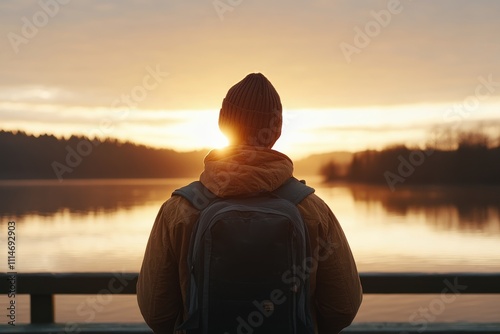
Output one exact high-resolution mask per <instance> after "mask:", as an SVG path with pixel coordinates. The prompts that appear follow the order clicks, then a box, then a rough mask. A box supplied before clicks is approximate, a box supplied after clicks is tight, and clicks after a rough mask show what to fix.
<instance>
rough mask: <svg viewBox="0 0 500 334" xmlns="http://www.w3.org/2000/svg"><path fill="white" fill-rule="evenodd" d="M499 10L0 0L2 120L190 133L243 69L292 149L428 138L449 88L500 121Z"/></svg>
mask: <svg viewBox="0 0 500 334" xmlns="http://www.w3.org/2000/svg"><path fill="white" fill-rule="evenodd" d="M499 17H500V1H495V0H490V1H486V0H483V1H459V0H454V1H430V0H429V1H423V0H420V1H419V0H413V1H410V0H401V1H396V0H390V1H353V0H345V1H326V0H324V1H304V0H293V1H291V0H288V1H285V0H281V1H249V0H221V1H213V0H206V1H165V0H150V1H148V0H119V1H118V0H115V1H97V0H85V1H82V0H73V1H68V0H40V1H28V0H4V1H1V2H0V50H1V51H0V119H1V123H0V128H2V129H16V128H17V129H24V130H27V131H30V132H34V133H42V132H48V133H55V134H69V133H72V132H77V133H89V132H97V133H98V132H99V131H101V132H106V135H109V136H111V137H118V138H127V139H130V140H133V141H137V142H143V143H149V144H154V145H159V146H168V147H174V148H178V149H191V148H199V147H201V146H203V145H206V144H207V143H209V144H215V143H216V142H217V141H218V140H215V139H214V140H212V141H210V140H207V138H206V137H207V136H210V137H211V138H212V137H214V136H216V135H217V128H216V127H217V112H218V110H219V108H220V105H221V101H222V99H223V97H224V96H225V94H226V92H227V90H228V89H229V87H231V85H233V84H234V83H236V82H237V81H239V80H241V79H242V78H243V77H244V76H245V75H246V74H248V73H250V72H262V73H263V74H264V75H266V76H267V77H268V78H269V79H270V80H271V82H272V83H273V84H274V86H275V87H276V89H277V90H278V92H279V93H280V95H281V98H282V102H283V106H284V109H285V112H286V113H287V116H286V119H287V122H285V125H288V127H289V129H288V132H286V129H285V130H284V135H285V137H284V138H288V139H283V143H282V144H281V146H280V147H282V148H283V149H284V150H285V151H286V150H288V151H289V152H287V153H291V151H293V150H295V151H300V150H302V151H303V152H305V149H306V147H311V144H314V147H315V150H317V151H319V150H330V149H335V150H339V149H350V150H356V149H363V148H366V147H379V146H383V145H385V144H387V143H390V142H395V141H399V142H406V141H412V140H413V141H419V140H423V139H424V138H425V136H426V135H427V134H426V133H428V130H429V127H430V126H431V125H435V124H439V123H440V122H443V119H444V115H445V114H446V113H449V111H450V110H451V109H452V108H453V106H457V104H458V105H461V106H462V111H461V115H462V116H461V117H462V119H461V122H462V123H463V124H464V125H465V124H472V123H474V122H476V123H478V122H479V123H478V124H488V125H491V124H496V125H497V126H498V124H499V122H500V103H499V101H500V36H499V35H500V33H499V32H500V20H499V19H498V18H499ZM124 96H125V97H124ZM127 96H128V99H127ZM476 102H478V103H476ZM464 106H465V107H464ZM464 108H465V109H464ZM455 109H457V107H455ZM458 109H459V108H458ZM464 110H465V111H464ZM103 122H105V123H106V122H107V123H106V124H108V125H109V123H111V124H112V126H108V127H107V128H106V129H107V131H103V129H102V127H103V125H102V123H103ZM481 122H482V123H481ZM474 124H475V123H474ZM497 129H498V128H497ZM294 131H295V132H294ZM204 137H205V138H204ZM301 145H303V146H302V147H301ZM295 153H296V152H295Z"/></svg>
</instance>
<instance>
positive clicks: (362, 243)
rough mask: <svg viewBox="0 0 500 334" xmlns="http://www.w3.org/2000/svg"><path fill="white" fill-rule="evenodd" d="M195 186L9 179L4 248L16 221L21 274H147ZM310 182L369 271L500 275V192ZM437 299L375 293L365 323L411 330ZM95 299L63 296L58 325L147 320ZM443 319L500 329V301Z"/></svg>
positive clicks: (3, 197) (117, 303)
mask: <svg viewBox="0 0 500 334" xmlns="http://www.w3.org/2000/svg"><path fill="white" fill-rule="evenodd" d="M190 181H192V180H190V179H161V180H156V179H147V180H142V179H141V180H65V181H63V182H58V181H48V180H47V181H45V180H22V181H0V218H1V220H0V231H1V232H2V233H1V243H0V244H1V245H5V241H6V235H7V231H8V222H9V221H15V222H16V233H17V238H18V239H17V249H16V252H17V253H16V254H17V257H16V271H17V272H99V271H116V272H130V271H132V272H138V271H139V269H140V265H141V261H142V257H143V253H144V249H145V245H146V242H147V239H148V236H149V232H150V229H151V226H152V224H153V221H154V219H155V217H156V214H157V212H158V209H159V207H160V205H161V204H162V203H163V202H164V201H165V200H166V199H168V198H169V197H170V194H171V193H172V191H173V190H174V189H176V188H178V187H180V186H182V185H185V184H187V183H189V182H190ZM308 184H309V185H311V186H313V187H314V188H315V189H316V194H318V195H319V196H320V197H321V198H323V199H324V200H325V202H326V203H327V204H328V205H329V206H330V208H331V209H332V211H333V212H334V213H335V215H336V216H337V218H338V219H339V221H340V223H341V225H342V226H343V228H344V232H345V234H346V235H347V238H348V240H349V242H350V245H351V248H352V251H353V253H354V256H355V259H356V262H357V265H358V269H359V271H360V272H500V187H487V186H484V187H478V186H468V187H449V186H448V187H444V186H421V187H407V188H403V187H401V188H398V189H397V190H396V191H394V192H391V191H390V189H389V188H388V187H386V186H368V185H349V184H322V183H321V182H319V179H318V178H316V177H312V178H308ZM5 253H6V251H5ZM6 257H7V256H6V255H5V260H4V261H3V262H2V270H3V271H9V270H7V259H6ZM443 287H444V285H443ZM433 298H436V296H435V295H419V296H414V295H395V296H393V295H365V298H364V302H363V305H362V307H361V310H360V312H359V314H358V317H357V319H356V321H359V322H365V321H401V322H406V321H409V319H410V318H412V317H413V319H415V314H416V312H418V311H419V309H421V308H427V307H429V304H430V302H431V301H432V300H433ZM95 300H96V296H81V295H80V296H56V321H58V322H65V321H76V322H86V321H96V322H97V321H122V322H125V321H126V322H136V321H142V318H141V316H140V313H139V311H138V308H137V306H136V303H135V296H113V297H112V298H111V300H110V301H106V303H105V304H103V305H97V306H99V307H96V305H95ZM7 302H8V300H7V297H5V298H2V300H1V302H0V305H1V307H4V305H6V303H7ZM17 303H18V313H17V321H18V322H29V305H28V304H29V301H28V297H27V296H18V299H17ZM92 303H94V304H92ZM82 304H83V308H82ZM92 305H94V308H93V309H94V312H93V317H88V314H89V313H88V312H85V313H84V312H82V310H83V309H85V308H91V307H92ZM85 314H87V315H85ZM417 319H418V318H417ZM433 321H438V322H445V321H485V322H495V321H500V296H495V295H486V296H481V295H459V296H457V298H456V300H455V301H454V302H452V303H450V304H447V305H446V309H445V310H444V311H442V312H440V314H439V315H436V316H435V319H434V320H433Z"/></svg>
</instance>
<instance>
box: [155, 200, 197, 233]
mask: <svg viewBox="0 0 500 334" xmlns="http://www.w3.org/2000/svg"><path fill="white" fill-rule="evenodd" d="M199 213H200V211H199V210H197V209H196V208H195V207H194V206H193V205H191V203H189V201H188V200H186V199H185V198H183V197H182V196H177V195H174V196H172V197H170V198H169V199H168V200H167V201H166V202H165V203H163V205H162V206H161V208H160V212H159V215H161V218H162V220H163V222H164V224H166V225H167V227H168V228H172V229H173V228H175V227H177V226H178V225H184V224H188V223H192V222H194V221H196V219H197V218H198V215H199Z"/></svg>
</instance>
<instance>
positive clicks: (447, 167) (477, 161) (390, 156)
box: [320, 132, 500, 190]
mask: <svg viewBox="0 0 500 334" xmlns="http://www.w3.org/2000/svg"><path fill="white" fill-rule="evenodd" d="M320 173H321V174H322V175H323V177H324V178H325V180H326V181H337V180H345V181H351V182H361V183H386V184H387V185H389V187H390V188H391V189H392V190H394V188H395V187H396V186H397V185H400V184H486V185H487V184H500V143H498V141H497V143H494V139H492V138H489V137H488V136H487V135H484V134H482V133H478V132H468V133H460V134H458V135H457V137H456V138H454V142H451V141H450V140H448V141H447V142H446V143H445V144H444V145H443V143H439V144H428V145H427V146H426V147H425V148H423V149H419V148H410V147H406V146H403V145H402V146H394V147H389V148H386V149H384V150H381V151H373V150H368V151H363V152H358V153H355V154H354V155H353V157H352V161H351V163H350V164H349V165H348V166H347V168H346V169H345V171H344V172H342V170H341V168H339V166H338V165H337V163H336V162H335V161H330V162H328V163H326V164H324V165H323V166H322V167H321V169H320Z"/></svg>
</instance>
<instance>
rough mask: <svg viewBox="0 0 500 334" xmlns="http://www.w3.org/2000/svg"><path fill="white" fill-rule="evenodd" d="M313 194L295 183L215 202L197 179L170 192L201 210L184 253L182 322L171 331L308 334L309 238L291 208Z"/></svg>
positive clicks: (311, 325)
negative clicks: (184, 313) (185, 278)
mask: <svg viewBox="0 0 500 334" xmlns="http://www.w3.org/2000/svg"><path fill="white" fill-rule="evenodd" d="M313 192H314V189H313V188H310V187H308V186H306V185H305V184H304V183H301V182H300V181H298V180H297V179H295V178H290V179H289V180H288V181H287V182H285V183H284V184H283V185H282V186H281V187H279V188H278V189H276V190H274V191H272V192H269V193H259V194H253V195H249V196H245V197H231V198H218V197H216V196H215V195H214V194H213V193H211V192H210V191H209V190H208V189H207V188H205V186H203V184H202V183H201V182H199V181H196V182H193V183H191V184H189V185H187V186H185V187H183V188H180V189H177V190H176V191H174V192H173V194H172V195H179V196H182V197H184V198H186V199H187V200H188V201H189V202H191V203H192V204H193V206H195V207H196V208H197V209H199V210H200V211H201V212H200V216H199V219H198V221H197V222H196V225H195V226H194V229H193V233H192V235H191V241H190V248H189V254H188V265H189V269H190V281H189V287H188V293H187V307H188V317H187V320H186V321H185V322H184V323H183V324H181V325H180V326H179V327H178V328H176V330H185V331H186V333H188V334H212V333H220V334H233V333H234V334H236V333H238V334H240V333H244V334H250V333H254V334H265V333H273V334H276V333H283V334H286V333H295V334H302V333H304V334H305V333H307V334H309V333H311V334H312V333H314V329H313V323H312V317H311V314H310V309H309V297H310V296H309V275H308V272H306V270H305V267H306V261H307V260H308V257H309V256H310V254H309V253H310V251H309V238H308V235H307V228H306V225H305V224H304V222H303V220H302V217H301V215H300V213H299V210H298V209H297V207H296V205H297V204H298V203H299V202H301V201H302V200H303V199H304V198H305V197H306V196H308V195H309V194H311V193H313ZM309 259H310V258H309Z"/></svg>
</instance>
